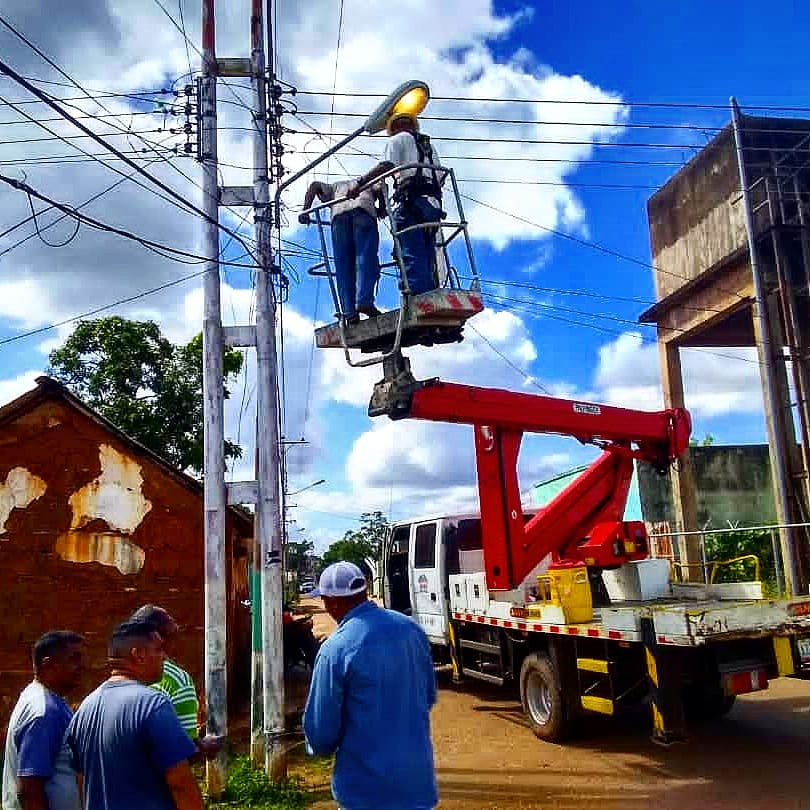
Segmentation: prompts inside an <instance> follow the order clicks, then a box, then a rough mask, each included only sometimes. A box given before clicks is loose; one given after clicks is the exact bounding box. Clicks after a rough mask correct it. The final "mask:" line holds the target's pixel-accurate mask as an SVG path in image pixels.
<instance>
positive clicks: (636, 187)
mask: <svg viewBox="0 0 810 810" xmlns="http://www.w3.org/2000/svg"><path fill="white" fill-rule="evenodd" d="M315 174H316V175H317V174H320V175H321V176H327V177H328V175H326V173H325V172H316V173H315ZM341 176H342V177H355V175H353V174H351V173H348V172H347V173H345V174H343V175H341ZM456 180H457V182H459V183H483V184H493V183H494V184H496V185H506V186H558V187H562V188H566V187H567V188H591V189H605V190H613V191H617V190H621V189H624V190H625V191H657V190H658V189H659V188H660V186H654V185H642V184H639V183H636V184H628V183H580V182H578V181H576V180H501V179H500V178H492V177H457V178H456Z"/></svg>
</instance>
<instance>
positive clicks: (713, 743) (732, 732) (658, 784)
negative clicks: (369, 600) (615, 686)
mask: <svg viewBox="0 0 810 810" xmlns="http://www.w3.org/2000/svg"><path fill="white" fill-rule="evenodd" d="M648 735H649V729H648V723H647V719H646V717H645V716H643V715H642V716H639V717H638V718H634V719H631V720H630V721H627V720H623V721H621V722H619V721H618V720H615V721H614V720H607V719H606V720H604V721H603V720H602V718H594V722H591V723H589V724H588V726H587V727H586V729H585V733H584V734H583V736H582V737H581V738H580V739H579V740H577V741H574V742H571V743H568V744H566V745H564V746H558V745H551V744H548V743H542V742H540V741H539V740H537V739H536V738H535V737H534V736H533V735H532V733H531V731H529V729H528V728H527V727H526V725H525V723H524V721H523V717H522V713H521V711H520V705H519V703H518V701H517V699H516V698H515V697H513V696H510V695H504V694H503V693H502V692H501V691H500V690H497V689H491V688H489V687H486V688H485V687H479V686H476V685H474V684H473V685H466V686H465V687H464V689H462V690H455V689H453V688H452V687H451V686H450V685H449V684H446V683H445V684H443V685H442V688H441V691H440V696H439V702H438V704H437V706H436V708H435V709H434V712H433V741H434V748H435V751H436V768H437V773H438V779H439V794H440V796H441V805H440V806H441V807H442V808H469V810H477V809H478V808H481V810H490V809H491V810H496V809H497V810H513V809H514V810H516V809H517V808H574V807H577V808H579V807H598V808H599V810H613V809H614V808H616V809H617V810H618V808H623V809H626V808H635V807H638V808H642V807H643V808H647V807H654V808H655V810H670V808H671V809H673V810H675V809H677V810H685V808H693V807H694V808H701V810H705V808H735V809H736V810H740V808H752V809H754V810H757V809H758V808H762V809H763V810H764V809H765V808H768V810H772V809H773V808H803V807H807V808H810V682H804V681H795V680H787V679H783V680H779V681H774V682H773V683H772V684H771V688H770V689H769V691H768V692H764V693H762V694H760V695H756V696H751V697H748V698H741V699H739V700H738V701H737V706H736V707H735V708H734V710H733V711H732V713H731V714H730V715H729V716H728V717H727V718H726V719H724V720H722V721H719V722H717V723H715V724H712V725H708V726H704V727H703V728H701V729H698V730H696V731H695V732H694V734H693V736H692V738H691V739H690V741H689V742H687V743H685V744H682V745H678V746H675V747H672V748H669V749H661V748H659V747H657V746H655V745H654V744H653V743H651V742H650V741H649V736H648ZM326 776H327V775H326V774H324V777H323V779H324V784H323V788H325V787H326ZM324 794H325V791H324ZM324 794H322V795H324ZM326 795H328V794H326ZM315 807H317V808H319V810H320V809H323V810H325V808H327V807H334V805H332V804H331V803H329V802H319V803H317V804H316V805H315Z"/></svg>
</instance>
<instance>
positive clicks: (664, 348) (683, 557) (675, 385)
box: [658, 330, 703, 582]
mask: <svg viewBox="0 0 810 810" xmlns="http://www.w3.org/2000/svg"><path fill="white" fill-rule="evenodd" d="M658 346H659V352H660V356H661V382H662V385H663V388H664V405H665V407H667V408H685V407H686V405H685V403H684V395H683V374H682V372H681V356H680V349H679V347H678V345H677V343H675V342H674V341H673V340H667V339H666V337H665V336H664V335H663V334H662V333H661V331H660V330H659V335H658ZM669 478H670V486H671V490H672V506H673V510H674V512H675V530H676V531H678V532H693V531H697V530H698V528H699V526H698V518H697V486H696V483H695V469H694V465H693V463H692V454H691V452H690V451H689V450H687V451H686V452H685V453H684V454H683V456H682V457H681V460H680V462H679V464H678V465H677V466H676V467H673V468H672V469H671V470H670V473H669ZM676 547H677V557H678V560H679V562H680V563H681V564H682V566H681V569H680V572H679V573H680V574H681V575H682V577H683V579H684V580H685V581H687V582H694V581H700V580H701V579H702V565H703V555H702V554H701V549H700V539H699V537H697V536H693V537H682V536H681V537H678V538H677V540H676Z"/></svg>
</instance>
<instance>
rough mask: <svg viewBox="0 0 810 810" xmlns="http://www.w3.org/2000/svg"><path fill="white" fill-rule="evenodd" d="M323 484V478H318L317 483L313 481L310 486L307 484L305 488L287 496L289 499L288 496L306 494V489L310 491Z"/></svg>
mask: <svg viewBox="0 0 810 810" xmlns="http://www.w3.org/2000/svg"><path fill="white" fill-rule="evenodd" d="M325 483H326V479H325V478H319V479H318V480H317V481H313V482H312V483H311V484H307V485H306V486H305V487H302V488H301V489H296V490H295V492H288V493H287V496H288V497H289V496H290V495H300V494H301V493H302V492H306V491H307V490H308V489H312V488H313V487H319V486H320V485H321V484H325Z"/></svg>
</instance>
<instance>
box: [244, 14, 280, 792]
mask: <svg viewBox="0 0 810 810" xmlns="http://www.w3.org/2000/svg"><path fill="white" fill-rule="evenodd" d="M263 2H264V0H252V11H251V18H250V24H251V81H252V85H253V120H254V127H253V193H254V211H255V218H254V222H255V227H256V242H257V249H258V259H259V267H258V269H257V271H256V376H257V422H258V429H257V435H256V447H257V451H258V465H257V466H258V469H257V471H256V475H257V481H258V485H259V486H258V501H257V504H256V520H257V528H258V533H259V534H260V535H261V545H262V549H263V550H264V555H263V559H262V565H263V568H262V588H261V595H262V600H261V601H262V641H263V644H262V647H263V694H264V707H263V709H264V711H263V715H264V735H265V771H266V772H267V775H268V777H269V778H270V779H272V780H274V781H275V780H278V779H281V778H283V777H285V776H286V775H287V760H286V752H285V748H284V741H283V736H282V735H283V733H284V654H283V649H284V646H283V639H282V632H283V626H282V615H281V611H282V602H283V598H284V590H283V581H282V576H283V575H282V568H283V566H282V523H281V520H282V518H281V502H280V497H281V485H280V484H281V482H280V480H279V462H280V454H279V450H280V445H279V408H278V358H277V356H276V310H275V305H276V302H275V294H274V289H273V279H272V273H273V270H274V268H273V251H272V246H271V241H270V237H271V228H272V211H271V208H270V178H269V174H268V168H269V167H268V142H267V140H268V139H267V83H266V80H265V56H264V54H265V50H264V37H265V25H264V15H263ZM268 10H269V9H268Z"/></svg>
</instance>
